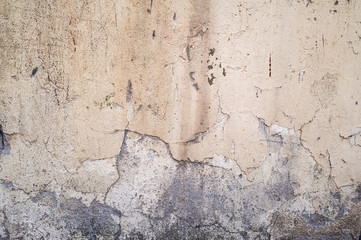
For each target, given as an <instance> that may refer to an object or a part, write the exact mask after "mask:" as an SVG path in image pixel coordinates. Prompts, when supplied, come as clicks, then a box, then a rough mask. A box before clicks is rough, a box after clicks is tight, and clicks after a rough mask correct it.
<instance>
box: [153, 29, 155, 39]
mask: <svg viewBox="0 0 361 240" xmlns="http://www.w3.org/2000/svg"><path fill="white" fill-rule="evenodd" d="M154 38H155V30H153V39H154Z"/></svg>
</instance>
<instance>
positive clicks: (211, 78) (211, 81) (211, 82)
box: [208, 73, 216, 85]
mask: <svg viewBox="0 0 361 240" xmlns="http://www.w3.org/2000/svg"><path fill="white" fill-rule="evenodd" d="M215 78H216V77H215V76H214V75H213V73H211V77H210V78H209V77H208V83H209V85H212V84H213V81H214V79H215Z"/></svg>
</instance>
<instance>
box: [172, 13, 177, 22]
mask: <svg viewBox="0 0 361 240" xmlns="http://www.w3.org/2000/svg"><path fill="white" fill-rule="evenodd" d="M176 19H177V13H174V14H173V20H174V21H175V20H176Z"/></svg>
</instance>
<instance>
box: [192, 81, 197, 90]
mask: <svg viewBox="0 0 361 240" xmlns="http://www.w3.org/2000/svg"><path fill="white" fill-rule="evenodd" d="M192 86H193V87H194V89H195V90H196V91H198V90H199V86H198V84H197V83H194V84H193V85H192Z"/></svg>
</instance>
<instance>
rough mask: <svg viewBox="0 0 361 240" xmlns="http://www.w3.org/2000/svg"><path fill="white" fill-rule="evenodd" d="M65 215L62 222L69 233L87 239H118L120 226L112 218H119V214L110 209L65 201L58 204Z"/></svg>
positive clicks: (94, 204) (95, 203) (95, 202)
mask: <svg viewBox="0 0 361 240" xmlns="http://www.w3.org/2000/svg"><path fill="white" fill-rule="evenodd" d="M60 208H61V209H62V212H63V213H64V214H65V215H64V217H62V220H63V221H64V222H66V228H67V229H69V230H70V232H72V233H74V232H81V234H82V236H83V237H85V238H87V239H92V240H95V239H99V237H102V238H103V239H118V238H119V236H120V233H121V232H120V230H121V229H120V226H119V225H118V224H117V223H116V222H115V221H114V220H113V217H112V216H118V217H121V213H120V212H119V211H118V210H115V209H113V208H111V207H108V206H106V205H103V204H101V203H99V202H97V201H95V200H94V201H93V202H92V203H91V204H90V206H89V207H87V206H86V205H84V204H83V203H82V202H81V201H80V200H78V199H73V198H72V199H67V200H65V201H63V202H62V203H60Z"/></svg>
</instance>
